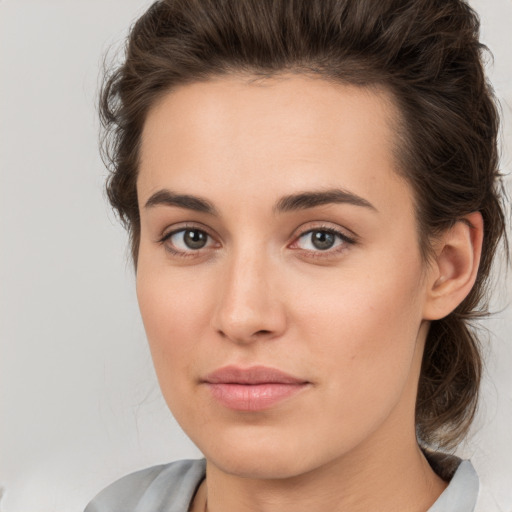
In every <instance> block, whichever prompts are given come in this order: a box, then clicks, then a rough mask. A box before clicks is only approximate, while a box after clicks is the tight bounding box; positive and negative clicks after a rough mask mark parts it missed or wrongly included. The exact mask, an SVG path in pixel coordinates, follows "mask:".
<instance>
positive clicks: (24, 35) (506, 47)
mask: <svg viewBox="0 0 512 512" xmlns="http://www.w3.org/2000/svg"><path fill="white" fill-rule="evenodd" d="M148 3H149V2H148V1H145V0H88V1H81V2H80V1H73V0H0V112H1V114H0V170H1V175H0V180H1V182H0V234H1V236H0V255H1V262H0V263H1V264H0V344H1V345H0V486H1V487H3V488H4V489H5V492H4V497H3V500H2V501H1V503H0V510H1V511H2V512H53V511H66V512H75V511H76V512H78V511H81V510H82V509H83V507H84V506H85V504H86V503H87V501H88V500H89V499H90V498H91V497H92V496H93V495H94V494H95V493H96V492H97V491H98V490H99V489H101V488H102V487H104V486H105V485H106V484H107V483H109V482H110V481H112V480H113V479H115V478H117V477H120V476H121V475H123V474H126V473H127V472H129V471H133V470H135V469H139V468H142V467H145V466H148V465H152V464H157V463H162V462H167V461H170V460H174V459H178V458H183V457H196V456H199V455H200V454H199V453H198V452H197V450H196V449H195V448H194V447H193V446H192V445H191V443H190V442H189V441H188V440H187V439H186V437H185V436H184V434H183V433H182V432H181V431H180V430H179V428H178V427H177V425H176V423H175V422H174V420H173V419H172V417H171V416H170V414H169V413H168V412H167V410H166V407H165V404H164V402H163V400H162V398H161V397H160V394H159V391H158V386H157V384H156V379H155V377H154V375H153V370H152V365H151V360H150V356H149V352H148V350H147V348H146V343H145V338H144V332H143V328H142V324H141V321H140V318H139V314H138V310H137V305H136V302H135V293H134V280H133V274H132V271H131V267H130V265H129V263H128V256H127V255H128V252H127V250H126V240H125V236H124V233H123V231H122V229H121V227H120V226H118V224H117V223H116V221H115V219H114V216H113V214H112V213H111V212H110V210H109V208H108V206H107V203H106V200H105V199H104V196H103V190H102V187H103V181H104V178H105V174H106V172H105V170H104V169H103V166H102V164H101V162H100V159H99V157H98V152H97V131H98V123H97V121H96V117H97V114H96V107H95V103H96V89H97V83H98V76H99V69H100V65H101V61H102V56H103V55H104V53H105V51H106V50H107V49H108V48H109V46H111V45H112V44H116V43H118V42H119V41H121V40H122V39H123V37H124V35H125V34H126V29H127V27H128V26H129V24H130V23H131V21H132V20H134V19H135V18H136V17H137V15H138V14H140V13H141V12H142V11H143V10H144V8H145V7H146V6H147V5H148ZM472 4H473V5H474V6H475V7H476V8H477V10H478V11H479V13H480V15H481V17H482V23H483V40H484V41H485V42H486V43H487V44H488V45H489V47H490V48H491V50H492V51H493V53H494V55H495V62H494V64H492V65H491V66H490V67H489V72H490V74H491V77H492V79H493V82H494V85H495V88H496V91H497V93H498V96H499V97H500V100H501V103H502V108H503V111H504V117H505V126H504V129H503V136H504V141H505V144H504V147H507V148H508V151H507V150H505V151H504V155H503V160H502V167H503V168H504V169H505V170H508V171H509V172H510V169H511V168H512V165H511V164H512V151H511V150H512V51H511V50H512V0H474V1H473V2H472ZM509 189H510V180H509ZM507 279H508V290H509V291H508V300H509V301H510V300H511V296H512V294H511V293H510V288H511V287H510V280H511V275H510V274H509V275H508V277H507ZM502 281H504V280H502ZM506 301H507V297H505V296H503V298H502V300H501V302H500V306H502V307H503V306H504V305H505V304H506V303H507V302H506ZM485 325H486V326H487V327H489V328H490V329H491V330H492V331H494V332H495V333H496V335H495V336H494V337H493V338H492V341H491V344H490V348H489V355H488V361H487V367H488V375H487V377H486V380H485V382H484V387H483V396H482V405H483V407H482V409H481V412H480V415H479V417H478V418H477V421H476V423H475V429H474V431H475V433H474V436H473V438H472V440H471V441H470V442H469V443H468V445H467V446H465V447H462V448H461V450H460V452H461V453H462V454H463V455H465V456H470V457H471V458H472V460H473V462H474V464H475V466H476V467H477V470H478V472H479V473H480V475H481V479H482V483H483V487H484V492H483V493H482V498H481V500H482V501H481V509H482V511H485V512H490V511H492V510H497V511H505V512H512V371H511V368H512V340H511V338H512V308H511V307H510V306H507V307H506V309H505V310H504V311H503V312H502V313H500V314H498V315H496V317H495V318H494V319H493V320H492V321H488V322H485Z"/></svg>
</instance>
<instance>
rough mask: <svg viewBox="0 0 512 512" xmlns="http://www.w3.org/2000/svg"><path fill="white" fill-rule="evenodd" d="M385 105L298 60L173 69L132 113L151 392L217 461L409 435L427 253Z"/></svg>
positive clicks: (310, 452) (272, 462)
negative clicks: (205, 73) (183, 77)
mask: <svg viewBox="0 0 512 512" xmlns="http://www.w3.org/2000/svg"><path fill="white" fill-rule="evenodd" d="M394 118H395V111H394V107H393V104H392V102H391V100H390V98H389V97H388V96H387V95H386V94H385V93H384V92H375V91H369V90H365V89H361V88H355V87H350V86H344V85H334V84H331V83H327V82H325V81H322V80H320V79H313V78H307V77H301V76H282V77H280V78H273V79H267V80H265V81H261V82H259V83H254V82H253V83H248V82H247V81H245V80H244V79H242V78H241V77H235V76H233V77H228V78H219V79H216V80H212V81H209V82H205V83H196V84H191V85H186V86H183V87H181V88H179V89H177V90H175V91H173V92H171V93H169V94H168V95H167V96H166V97H164V98H163V99H162V100H161V101H160V102H159V103H157V104H156V105H155V106H154V108H153V109H152V110H151V111H150V113H149V115H148V118H147V121H146V124H145V127H144V133H143V139H142V147H141V161H140V174H139V177H138V183H137V187H138V197H139V203H140V204H139V206H140V217H141V241H140V249H139V257H138V271H137V294H138V300H139V304H140V309H141V313H142V318H143V321H144V325H145V329H146V332H147V337H148V340H149V344H150V347H151V352H152V357H153V360H154V364H155V368H156V372H157V375H158V378H159V382H160V386H161V388H162V392H163V394H164V397H165V399H166V401H167V403H168V405H169V407H170V409H171V411H172V412H173V414H174V415H175V417H176V419H177V420H178V422H179V423H180V424H181V426H182V427H183V429H184V430H185V432H186V433H187V434H188V435H189V436H190V437H191V439H192V440H193V441H194V442H195V443H196V444H197V446H198V447H199V448H200V449H201V450H202V452H203V453H204V454H205V456H206V457H207V459H208V460H209V462H211V463H212V464H214V465H215V466H216V467H218V468H221V469H222V470H223V471H226V472H228V473H234V474H239V475H242V476H257V477H284V476H292V475H298V474H302V473H305V472H307V471H310V470H312V469H315V468H320V467H323V466H326V465H329V464H333V463H336V462H337V461H341V460H343V459H344V458H345V459H346V458H347V457H349V456H350V454H354V453H358V454H359V455H361V453H364V450H372V449H375V446H385V445H386V446H389V445H391V448H392V449H394V445H393V443H394V441H395V440H396V439H399V438H400V439H404V436H409V437H411V438H413V437H414V402H415V393H416V384H417V379H418V375H419V368H420V362H421V354H422V349H423V342H424V337H425V331H426V329H425V324H424V322H423V321H422V318H423V316H422V311H423V307H424V302H425V292H424V288H425V287H424V285H423V282H424V272H425V269H424V265H423V263H422V259H421V256H420V251H419V244H418V232H417V226H416V223H415V216H414V208H413V198H412V192H411V189H410V187H409V185H408V184H407V183H405V182H404V181H403V180H402V179H400V178H399V177H398V174H397V168H396V162H395V158H394V150H393V148H394V128H393V126H394V122H393V120H394Z"/></svg>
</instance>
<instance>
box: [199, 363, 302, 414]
mask: <svg viewBox="0 0 512 512" xmlns="http://www.w3.org/2000/svg"><path fill="white" fill-rule="evenodd" d="M202 383H203V384H205V385H206V387H207V388H208V390H209V392H210V394H211V396H212V397H213V398H214V399H215V400H217V401H218V402H220V404H221V405H223V406H225V407H227V408H229V409H234V410H237V411H247V412H249V411H253V412H254V411H262V410H265V409H268V408H271V407H274V406H276V405H277V404H279V403H281V402H282V401H284V400H286V399H289V398H291V397H292V396H294V395H296V394H297V393H299V392H301V391H303V390H304V389H306V388H307V387H308V386H309V385H310V383H309V382H308V381H306V380H304V379H300V378H297V377H294V376H292V375H289V374H287V373H284V372H282V371H281V370H277V369H275V368H268V367H265V366H253V367H250V368H238V367H235V366H226V367H224V368H220V369H219V370H216V371H214V372H212V373H210V374H209V375H207V376H206V377H205V378H204V380H203V381H202Z"/></svg>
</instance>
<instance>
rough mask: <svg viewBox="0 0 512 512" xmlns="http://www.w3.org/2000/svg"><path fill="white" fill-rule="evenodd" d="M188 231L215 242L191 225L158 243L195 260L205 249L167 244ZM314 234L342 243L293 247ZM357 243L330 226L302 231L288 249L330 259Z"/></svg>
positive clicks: (177, 230)
mask: <svg viewBox="0 0 512 512" xmlns="http://www.w3.org/2000/svg"><path fill="white" fill-rule="evenodd" d="M187 231H196V232H200V233H202V234H204V235H206V237H207V238H208V239H209V240H213V239H214V237H213V236H212V235H210V234H209V233H208V231H207V230H205V229H204V228H200V227H197V226H194V225H191V226H182V227H180V228H179V229H174V230H172V231H170V232H168V233H165V234H164V235H163V236H162V237H161V238H160V239H159V240H158V243H159V244H161V245H164V246H165V250H166V251H168V252H169V253H170V254H172V255H173V256H178V257H180V258H194V257H197V256H199V254H200V253H201V250H202V249H203V248H199V249H197V250H195V249H190V250H188V251H181V250H179V249H176V248H175V247H172V245H170V244H168V243H167V242H168V241H169V240H170V238H171V237H173V236H174V235H177V234H178V233H183V234H185V232H187ZM312 233H328V234H331V235H333V236H334V237H336V238H337V239H338V240H339V241H340V242H341V243H340V244H338V246H335V248H334V249H331V248H328V249H325V250H321V249H318V250H307V249H300V248H297V249H295V248H293V245H296V244H297V243H298V241H299V240H300V239H301V238H303V237H305V236H306V235H310V234H312ZM207 243H208V242H207ZM356 243H357V240H356V238H355V237H350V236H347V235H346V234H345V233H343V232H341V231H339V230H337V229H334V228H332V227H330V226H318V227H314V228H310V229H307V230H305V231H302V232H301V233H299V234H298V235H297V236H296V237H295V238H294V240H293V242H292V243H291V244H289V245H288V246H287V247H291V248H292V249H295V250H302V251H303V252H304V253H307V254H308V257H312V258H328V257H329V256H333V255H338V254H340V253H342V252H344V251H345V250H347V248H348V247H347V246H350V245H355V244H356Z"/></svg>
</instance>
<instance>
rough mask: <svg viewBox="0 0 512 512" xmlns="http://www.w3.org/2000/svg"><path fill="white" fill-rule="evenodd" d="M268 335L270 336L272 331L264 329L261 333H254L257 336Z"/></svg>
mask: <svg viewBox="0 0 512 512" xmlns="http://www.w3.org/2000/svg"><path fill="white" fill-rule="evenodd" d="M266 334H270V331H267V330H265V329H262V330H261V331H257V332H255V333H254V335H255V336H263V335H266Z"/></svg>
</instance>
